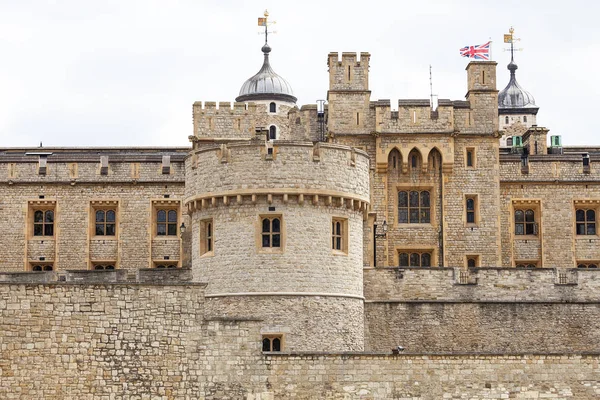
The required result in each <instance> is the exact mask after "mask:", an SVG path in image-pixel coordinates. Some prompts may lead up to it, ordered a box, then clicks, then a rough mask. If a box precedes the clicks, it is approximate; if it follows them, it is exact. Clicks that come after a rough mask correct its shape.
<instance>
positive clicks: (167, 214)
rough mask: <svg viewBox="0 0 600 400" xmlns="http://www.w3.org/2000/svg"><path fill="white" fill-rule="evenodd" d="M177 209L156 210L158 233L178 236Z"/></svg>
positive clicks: (158, 234)
mask: <svg viewBox="0 0 600 400" xmlns="http://www.w3.org/2000/svg"><path fill="white" fill-rule="evenodd" d="M177 222H178V218H177V211H176V210H168V209H160V208H159V209H157V210H156V235H157V236H177Z"/></svg>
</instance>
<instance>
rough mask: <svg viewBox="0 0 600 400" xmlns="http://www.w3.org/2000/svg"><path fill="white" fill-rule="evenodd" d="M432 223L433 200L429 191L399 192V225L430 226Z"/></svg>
mask: <svg viewBox="0 0 600 400" xmlns="http://www.w3.org/2000/svg"><path fill="white" fill-rule="evenodd" d="M430 222H431V200H430V193H429V191H427V190H423V191H418V190H410V191H400V192H398V223H400V224H418V223H421V224H428V223H430Z"/></svg>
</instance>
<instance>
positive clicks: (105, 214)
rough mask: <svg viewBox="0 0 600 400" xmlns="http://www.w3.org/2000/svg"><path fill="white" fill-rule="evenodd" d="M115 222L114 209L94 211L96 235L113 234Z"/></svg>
mask: <svg viewBox="0 0 600 400" xmlns="http://www.w3.org/2000/svg"><path fill="white" fill-rule="evenodd" d="M115 224H116V213H115V210H97V211H96V235H98V236H114V235H115V226H116V225H115Z"/></svg>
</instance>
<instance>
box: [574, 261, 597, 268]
mask: <svg viewBox="0 0 600 400" xmlns="http://www.w3.org/2000/svg"><path fill="white" fill-rule="evenodd" d="M577 268H598V264H596V263H595V262H592V263H587V262H586V263H580V264H578V265H577Z"/></svg>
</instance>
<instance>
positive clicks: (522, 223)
mask: <svg viewBox="0 0 600 400" xmlns="http://www.w3.org/2000/svg"><path fill="white" fill-rule="evenodd" d="M515 235H537V226H536V223H535V212H534V211H533V210H531V209H528V210H515Z"/></svg>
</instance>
